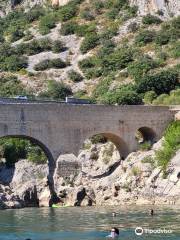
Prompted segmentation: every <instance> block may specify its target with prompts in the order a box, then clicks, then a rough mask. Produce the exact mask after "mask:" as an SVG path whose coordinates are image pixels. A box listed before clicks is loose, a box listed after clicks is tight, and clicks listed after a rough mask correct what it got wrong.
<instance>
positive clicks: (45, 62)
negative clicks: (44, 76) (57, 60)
mask: <svg viewBox="0 0 180 240" xmlns="http://www.w3.org/2000/svg"><path fill="white" fill-rule="evenodd" d="M48 68H50V60H49V59H45V60H43V61H41V62H39V63H37V64H36V65H35V66H34V70H36V71H44V70H46V69H48Z"/></svg>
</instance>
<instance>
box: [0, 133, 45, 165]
mask: <svg viewBox="0 0 180 240" xmlns="http://www.w3.org/2000/svg"><path fill="white" fill-rule="evenodd" d="M0 146H1V149H2V153H3V156H2V157H4V158H5V160H6V166H7V167H14V164H15V163H16V162H18V161H19V160H20V159H27V158H28V160H30V161H33V162H35V163H46V162H47V157H46V156H45V154H44V151H43V150H42V149H41V148H40V147H39V146H36V145H34V144H33V143H32V142H30V141H29V140H26V139H21V138H17V137H16V138H10V137H5V138H1V139H0Z"/></svg>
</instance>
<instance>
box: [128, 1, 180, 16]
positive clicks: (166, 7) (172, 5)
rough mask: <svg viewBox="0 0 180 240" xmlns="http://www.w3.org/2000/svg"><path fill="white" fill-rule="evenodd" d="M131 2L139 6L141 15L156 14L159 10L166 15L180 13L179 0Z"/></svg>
mask: <svg viewBox="0 0 180 240" xmlns="http://www.w3.org/2000/svg"><path fill="white" fill-rule="evenodd" d="M130 4H131V5H136V6H138V12H139V14H140V15H146V14H148V13H151V14H155V13H157V12H159V11H161V12H162V15H164V16H165V17H172V16H178V15H179V14H180V1H179V0H130Z"/></svg>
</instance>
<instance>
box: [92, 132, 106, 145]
mask: <svg viewBox="0 0 180 240" xmlns="http://www.w3.org/2000/svg"><path fill="white" fill-rule="evenodd" d="M107 141H108V140H107V138H106V137H104V136H103V135H101V134H97V135H94V136H93V137H92V138H91V143H92V144H98V143H107Z"/></svg>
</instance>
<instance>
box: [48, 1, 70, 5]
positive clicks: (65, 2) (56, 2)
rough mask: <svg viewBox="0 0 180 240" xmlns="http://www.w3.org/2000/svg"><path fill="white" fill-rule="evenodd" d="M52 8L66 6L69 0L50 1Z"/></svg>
mask: <svg viewBox="0 0 180 240" xmlns="http://www.w3.org/2000/svg"><path fill="white" fill-rule="evenodd" d="M51 1H52V6H63V5H66V4H67V3H68V2H69V1H70V0H51Z"/></svg>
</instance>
